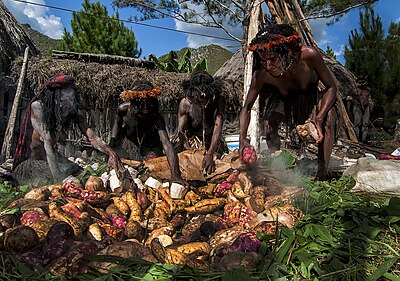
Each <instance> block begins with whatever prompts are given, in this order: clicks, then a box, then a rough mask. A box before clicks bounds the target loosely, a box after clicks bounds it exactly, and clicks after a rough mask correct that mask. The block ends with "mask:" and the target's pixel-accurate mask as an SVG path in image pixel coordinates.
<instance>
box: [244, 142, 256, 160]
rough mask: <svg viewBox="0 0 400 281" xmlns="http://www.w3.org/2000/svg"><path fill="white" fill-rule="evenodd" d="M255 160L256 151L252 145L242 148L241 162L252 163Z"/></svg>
mask: <svg viewBox="0 0 400 281" xmlns="http://www.w3.org/2000/svg"><path fill="white" fill-rule="evenodd" d="M256 160H257V153H256V151H255V149H254V148H253V147H252V146H250V147H249V146H246V147H245V148H244V149H243V162H244V163H245V164H253V163H254V162H255V161H256Z"/></svg>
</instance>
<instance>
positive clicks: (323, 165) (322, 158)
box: [316, 107, 337, 180]
mask: <svg viewBox="0 0 400 281" xmlns="http://www.w3.org/2000/svg"><path fill="white" fill-rule="evenodd" d="M336 118H337V113H336V108H335V107H332V108H331V109H330V110H329V111H328V114H327V117H326V121H325V123H324V126H323V133H324V138H323V140H322V142H321V143H319V144H318V172H317V175H316V179H317V180H325V179H326V176H327V173H328V168H329V160H330V157H331V153H332V148H333V143H334V141H335V126H336Z"/></svg>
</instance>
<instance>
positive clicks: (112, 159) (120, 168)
mask: <svg viewBox="0 0 400 281" xmlns="http://www.w3.org/2000/svg"><path fill="white" fill-rule="evenodd" d="M108 165H109V166H111V167H113V168H114V170H115V172H116V173H117V176H118V179H119V180H120V181H123V180H124V178H125V177H126V176H127V172H128V171H127V170H126V169H125V168H124V165H123V164H122V162H121V159H120V158H119V156H118V154H117V153H116V152H110V154H109V158H108Z"/></svg>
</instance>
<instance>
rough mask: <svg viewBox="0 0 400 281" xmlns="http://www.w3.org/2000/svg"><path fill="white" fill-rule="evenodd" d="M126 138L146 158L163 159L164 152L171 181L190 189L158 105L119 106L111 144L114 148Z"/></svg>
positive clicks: (143, 103) (138, 103)
mask: <svg viewBox="0 0 400 281" xmlns="http://www.w3.org/2000/svg"><path fill="white" fill-rule="evenodd" d="M155 133H157V134H155ZM123 137H126V138H127V139H129V140H131V141H132V142H133V143H134V144H135V145H136V146H138V147H139V149H140V152H141V154H142V155H143V156H145V155H146V154H147V153H149V152H155V153H156V156H161V153H162V150H164V151H165V154H166V156H167V160H168V164H169V167H170V170H171V181H173V182H176V183H180V184H183V185H185V186H187V183H186V182H185V181H184V180H183V179H182V177H181V171H180V170H179V160H178V156H177V154H176V152H175V151H174V148H173V145H172V143H171V142H170V140H169V137H168V134H167V130H166V127H165V122H164V119H163V118H162V116H161V114H160V113H159V112H158V108H157V105H156V104H154V103H148V102H137V103H135V102H124V103H122V104H120V105H119V106H118V108H117V117H116V120H115V123H114V126H113V129H112V132H111V141H110V145H111V146H112V147H113V146H115V145H116V143H117V142H118V141H119V140H121V139H122V138H123Z"/></svg>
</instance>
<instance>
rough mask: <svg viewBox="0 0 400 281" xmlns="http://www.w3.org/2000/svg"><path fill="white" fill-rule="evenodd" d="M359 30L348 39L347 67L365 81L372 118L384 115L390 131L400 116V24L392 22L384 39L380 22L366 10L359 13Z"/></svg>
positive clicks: (378, 18)
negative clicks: (373, 109)
mask: <svg viewBox="0 0 400 281" xmlns="http://www.w3.org/2000/svg"><path fill="white" fill-rule="evenodd" d="M360 29H361V32H358V30H353V31H351V34H350V36H349V46H346V48H345V54H344V57H345V60H346V67H348V68H349V69H350V70H351V71H353V72H354V73H355V74H356V75H357V76H363V77H367V81H368V84H369V86H370V87H371V93H372V94H371V95H372V99H373V100H374V101H375V113H374V115H375V114H377V112H378V110H379V111H381V112H383V113H382V116H383V117H384V124H385V125H386V126H388V127H390V126H391V125H392V124H394V121H395V120H396V119H397V118H399V116H400V80H399V77H400V63H399V62H400V50H399V46H400V24H399V23H394V22H392V23H391V24H390V27H389V30H388V35H387V37H386V38H385V35H384V30H383V28H382V20H381V18H380V17H379V16H378V15H377V16H375V13H374V10H373V9H372V8H367V9H365V11H364V12H360ZM379 117H381V116H379Z"/></svg>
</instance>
